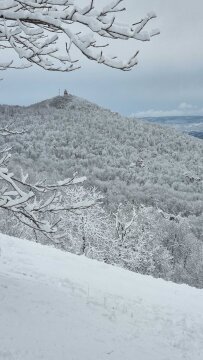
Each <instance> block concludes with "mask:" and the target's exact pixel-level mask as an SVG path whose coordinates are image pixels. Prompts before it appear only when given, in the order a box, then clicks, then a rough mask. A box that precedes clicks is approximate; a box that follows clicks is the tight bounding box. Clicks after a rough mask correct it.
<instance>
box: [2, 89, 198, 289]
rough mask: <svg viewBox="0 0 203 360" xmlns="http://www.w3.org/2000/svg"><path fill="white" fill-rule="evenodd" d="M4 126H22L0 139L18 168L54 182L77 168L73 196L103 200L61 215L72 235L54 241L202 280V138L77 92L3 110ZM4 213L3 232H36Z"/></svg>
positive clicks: (131, 265) (181, 278) (162, 273)
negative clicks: (78, 183) (78, 180)
mask: <svg viewBox="0 0 203 360" xmlns="http://www.w3.org/2000/svg"><path fill="white" fill-rule="evenodd" d="M0 124H1V127H5V126H8V125H11V124H12V127H13V128H15V127H16V128H18V129H24V132H23V133H22V134H19V135H13V136H10V137H4V138H2V139H1V145H2V146H5V144H6V146H9V147H10V146H11V147H12V150H11V153H12V158H11V161H10V167H11V168H12V166H14V165H15V169H16V172H17V175H18V176H21V173H22V169H23V171H25V172H28V173H29V177H30V181H34V180H35V179H36V178H37V179H39V178H41V180H43V179H48V180H50V181H55V180H57V179H62V178H66V177H71V176H73V174H75V173H77V174H78V175H79V176H86V177H87V181H86V183H85V188H84V187H83V186H82V187H81V186H78V187H77V186H76V187H73V188H72V189H71V190H70V191H69V193H68V194H66V196H68V197H69V198H70V201H71V199H73V198H75V197H76V198H77V197H80V198H82V199H85V198H88V199H92V198H95V197H96V198H97V197H98V199H100V200H99V201H98V204H97V205H96V206H95V207H93V208H90V209H86V210H84V211H83V212H80V214H73V213H71V214H70V213H69V214H68V215H66V216H63V222H62V224H63V227H64V228H66V229H68V236H66V237H64V238H62V239H60V241H58V243H55V246H57V247H59V248H62V249H64V250H68V251H71V252H74V253H78V254H82V253H85V254H86V255H87V256H89V257H92V258H97V259H99V260H101V261H105V262H108V263H112V264H118V265H120V266H123V267H125V268H128V269H130V270H132V271H136V272H141V273H145V274H151V275H154V276H156V277H163V278H165V279H171V280H173V281H176V282H186V283H189V284H191V285H195V286H198V287H202V286H203V280H202V279H203V274H202V252H203V238H202V237H203V234H202V222H203V215H202V214H203V192H202V189H203V187H202V184H203V182H202V181H203V180H202V174H203V161H202V159H203V143H202V141H201V140H199V139H195V138H192V137H190V136H188V135H184V134H180V133H178V132H176V130H174V129H169V128H166V127H162V126H161V125H156V124H151V123H146V122H143V121H141V120H136V119H132V118H124V117H122V116H121V115H119V114H118V113H113V112H111V111H109V110H107V109H103V108H100V107H99V106H97V105H95V104H92V103H89V102H87V101H85V100H83V99H79V98H77V97H74V96H72V95H68V96H66V97H56V98H53V99H50V100H45V101H43V102H41V103H39V104H35V105H32V106H29V107H18V106H16V107H14V106H1V107H0ZM99 193H100V195H102V200H101V196H100V195H98V194H99ZM95 194H97V195H95ZM1 219H2V220H1V222H0V226H1V231H4V232H7V233H10V234H14V235H17V236H20V235H21V236H22V234H23V236H24V237H28V238H31V237H32V236H33V234H31V232H30V231H29V230H28V229H27V230H25V229H24V228H23V226H21V227H19V226H18V225H17V224H16V226H15V225H14V224H15V222H13V219H12V216H10V215H9V214H7V215H6V216H5V213H2V214H1ZM11 222H12V224H13V226H12V227H11V226H10V224H11ZM11 229H12V230H11ZM19 232H20V234H19ZM38 240H39V241H41V242H47V241H48V240H47V239H44V238H43V237H42V236H39V238H38Z"/></svg>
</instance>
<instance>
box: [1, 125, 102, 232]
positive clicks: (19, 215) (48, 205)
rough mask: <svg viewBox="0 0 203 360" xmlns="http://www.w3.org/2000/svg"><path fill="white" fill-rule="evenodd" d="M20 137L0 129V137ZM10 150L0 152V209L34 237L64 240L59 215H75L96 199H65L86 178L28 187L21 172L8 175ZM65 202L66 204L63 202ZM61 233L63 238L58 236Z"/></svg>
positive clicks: (40, 182) (5, 129) (39, 183)
mask: <svg viewBox="0 0 203 360" xmlns="http://www.w3.org/2000/svg"><path fill="white" fill-rule="evenodd" d="M12 134H20V132H16V133H15V131H11V130H10V129H9V128H4V129H0V135H2V136H8V135H12ZM10 150H11V149H10V148H3V149H2V150H1V157H0V181H1V186H0V209H2V210H5V211H7V212H8V213H11V214H12V215H13V216H14V218H16V219H17V220H18V221H19V222H21V223H23V224H24V225H26V226H28V227H29V228H31V229H32V230H33V231H34V232H35V234H37V233H38V232H39V233H41V234H44V235H46V237H49V238H50V239H51V238H52V237H55V239H56V238H57V239H58V238H60V237H61V236H62V237H63V236H64V233H65V231H63V229H61V227H60V226H59V223H60V222H61V220H62V219H61V215H60V214H61V213H62V212H76V211H78V210H82V209H87V208H89V207H91V206H93V205H94V204H95V203H96V201H97V200H98V198H99V196H97V195H95V196H94V197H91V198H90V199H84V200H82V199H81V198H78V197H76V196H75V198H73V197H72V198H71V202H70V201H68V200H69V199H68V198H67V191H68V190H67V189H68V188H69V187H70V186H75V185H77V184H81V183H83V182H84V181H85V180H86V178H85V177H82V178H78V177H76V176H73V177H72V178H68V179H65V180H63V181H58V182H57V183H56V184H52V183H50V182H49V181H45V180H44V181H38V182H37V183H35V184H31V183H30V182H29V181H28V174H23V172H21V177H17V176H15V175H14V174H13V172H10V171H9V169H8V167H7V165H8V161H9V159H10V154H9V151H10ZM66 200H67V201H66ZM61 231H62V234H61Z"/></svg>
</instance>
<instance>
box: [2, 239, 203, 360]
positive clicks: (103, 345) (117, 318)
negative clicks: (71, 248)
mask: <svg viewBox="0 0 203 360" xmlns="http://www.w3.org/2000/svg"><path fill="white" fill-rule="evenodd" d="M0 249H1V252H0V359H1V360H3V359H12V360H36V359H37V360H40V359H44V360H45V359H46V360H47V359H48V360H56V359H60V360H67V359H70V360H79V359H80V360H81V359H85V360H104V359H111V360H123V359H126V360H135V359H139V360H154V359H156V360H183V359H184V360H200V359H202V358H203V313H202V304H203V291H202V290H197V289H194V288H191V287H189V286H186V285H176V284H173V283H170V282H168V283H167V282H165V281H163V280H155V279H153V278H152V277H149V276H143V275H138V274H134V273H131V272H129V271H126V270H123V269H119V268H115V267H113V266H110V265H105V264H103V263H98V262H96V261H93V260H89V259H87V258H85V257H77V256H75V255H71V254H67V253H63V252H61V251H59V250H56V249H54V248H51V247H47V246H42V245H39V244H36V243H32V242H28V241H25V240H20V239H15V238H11V237H8V236H5V235H0Z"/></svg>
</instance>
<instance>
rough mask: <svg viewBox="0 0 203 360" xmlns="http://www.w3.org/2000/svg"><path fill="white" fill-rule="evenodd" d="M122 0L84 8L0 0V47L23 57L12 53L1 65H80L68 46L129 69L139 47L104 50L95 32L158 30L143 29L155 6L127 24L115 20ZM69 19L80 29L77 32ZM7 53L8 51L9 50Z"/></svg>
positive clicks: (47, 0)
mask: <svg viewBox="0 0 203 360" xmlns="http://www.w3.org/2000/svg"><path fill="white" fill-rule="evenodd" d="M122 2H123V0H113V1H111V2H110V3H109V4H108V5H106V6H104V7H103V9H101V10H98V9H97V8H96V7H95V5H94V1H93V0H91V1H90V4H89V5H88V6H86V7H84V8H82V7H79V6H77V5H76V1H75V0H43V1H42V0H5V1H1V2H0V51H3V50H4V51H8V50H9V51H10V50H12V51H13V53H16V54H17V56H18V57H19V58H20V59H21V60H22V61H24V60H25V62H22V63H21V64H20V65H15V64H14V57H13V58H12V59H11V60H9V61H7V62H0V70H6V69H8V68H17V67H19V68H24V67H27V66H29V65H30V64H37V65H38V66H40V67H42V68H43V69H46V70H52V71H73V70H76V69H79V68H80V64H79V62H78V59H73V58H72V55H71V49H72V46H73V47H75V48H77V49H78V50H79V52H80V53H81V55H83V56H85V57H87V58H88V59H90V60H93V61H96V62H98V63H101V64H104V65H106V66H109V67H112V68H116V69H121V70H126V71H127V70H131V69H132V68H133V67H134V66H135V65H137V55H138V51H135V53H134V55H133V56H132V57H130V59H128V60H127V61H122V60H120V59H119V58H117V56H113V57H109V56H107V55H106V53H105V51H104V50H105V48H106V46H107V45H108V43H106V42H105V43H102V44H100V42H99V38H106V39H113V40H115V39H120V40H128V39H134V40H140V41H149V40H150V38H151V37H152V36H154V35H157V34H158V33H159V31H158V30H152V31H151V32H146V31H144V28H145V26H146V25H147V24H148V22H149V21H151V20H152V19H154V18H155V17H156V14H155V13H154V12H150V13H148V14H147V15H146V16H145V17H144V18H143V19H141V20H140V21H138V22H135V23H133V24H132V25H126V26H124V25H121V24H119V23H117V21H116V15H117V13H118V12H122V11H125V10H126V9H125V8H124V7H123V6H121V3H122ZM74 24H78V25H80V27H81V28H82V30H81V31H80V32H76V31H75V28H74ZM9 54H10V53H9Z"/></svg>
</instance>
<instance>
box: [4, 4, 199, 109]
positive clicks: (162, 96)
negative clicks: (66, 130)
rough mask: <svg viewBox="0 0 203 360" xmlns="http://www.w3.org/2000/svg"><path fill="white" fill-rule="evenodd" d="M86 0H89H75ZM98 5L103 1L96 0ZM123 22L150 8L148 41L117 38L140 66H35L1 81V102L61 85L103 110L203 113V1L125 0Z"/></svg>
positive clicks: (45, 93)
mask: <svg viewBox="0 0 203 360" xmlns="http://www.w3.org/2000/svg"><path fill="white" fill-rule="evenodd" d="M78 1H79V2H82V3H83V4H84V3H87V2H88V1H87V0H78ZM95 1H96V2H97V3H98V4H99V5H100V6H101V4H106V3H108V1H107V0H95ZM124 4H125V6H126V8H127V11H126V13H123V14H122V17H121V15H120V17H121V21H122V22H125V23H127V22H129V23H132V22H135V21H136V20H139V19H140V18H142V17H143V16H144V15H145V14H146V13H148V12H149V11H151V10H153V11H155V12H156V13H157V16H158V18H157V19H155V20H153V21H152V22H151V23H149V24H148V29H149V30H150V29H152V28H157V27H158V28H159V29H160V31H161V34H160V35H159V36H157V37H154V38H152V40H151V42H150V43H149V42H147V43H141V42H138V41H128V42H125V43H123V42H122V41H117V42H116V44H114V45H113V49H112V50H111V51H113V52H115V53H117V54H119V55H120V56H121V57H122V56H123V57H124V58H126V57H127V55H130V54H134V53H135V51H136V50H137V49H139V50H140V54H139V65H138V66H137V67H136V68H134V69H133V70H132V71H131V72H121V71H118V70H113V69H109V68H106V67H104V66H103V65H98V64H94V63H92V62H89V61H86V60H82V65H83V66H82V69H81V70H79V71H76V72H72V73H61V74H59V73H50V72H45V71H43V70H39V69H36V68H35V67H33V68H31V69H28V70H23V71H8V72H7V73H6V74H5V73H4V80H3V81H1V82H0V103H1V104H2V103H4V104H21V105H27V104H31V103H34V102H37V101H40V100H43V99H46V98H49V97H53V96H56V95H58V93H59V88H60V89H61V90H63V89H64V88H67V90H68V91H69V92H70V93H72V94H74V95H77V96H80V97H84V98H86V99H88V100H90V101H93V102H96V103H97V104H99V105H102V106H104V107H106V108H110V109H112V110H114V111H118V112H120V113H123V114H127V115H131V114H135V115H137V116H164V115H166V116H169V115H193V114H194V115H203V45H202V44H203V21H202V17H203V1H202V0H195V1H192V0H164V1H163V0H124Z"/></svg>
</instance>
